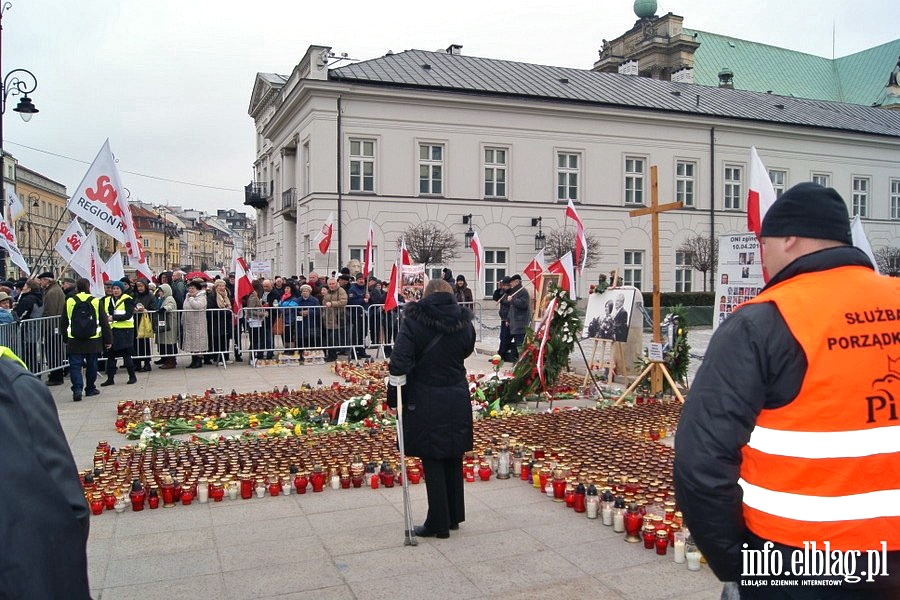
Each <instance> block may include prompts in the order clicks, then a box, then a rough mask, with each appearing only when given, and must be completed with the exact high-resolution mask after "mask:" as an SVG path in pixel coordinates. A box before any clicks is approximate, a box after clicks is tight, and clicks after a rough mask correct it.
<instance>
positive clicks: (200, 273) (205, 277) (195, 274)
mask: <svg viewBox="0 0 900 600" xmlns="http://www.w3.org/2000/svg"><path fill="white" fill-rule="evenodd" d="M184 278H185V279H187V280H188V281H190V280H191V279H202V280H203V281H210V280H211V279H212V278H211V277H210V276H209V275H207V274H206V273H204V272H203V271H191V272H190V273H188V274H187V275H185V276H184Z"/></svg>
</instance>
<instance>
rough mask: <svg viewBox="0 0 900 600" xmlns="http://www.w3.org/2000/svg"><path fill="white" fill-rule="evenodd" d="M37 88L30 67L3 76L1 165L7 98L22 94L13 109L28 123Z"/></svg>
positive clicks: (0, 196)
mask: <svg viewBox="0 0 900 600" xmlns="http://www.w3.org/2000/svg"><path fill="white" fill-rule="evenodd" d="M10 8H12V3H10V2H4V3H3V5H2V6H0V49H2V46H3V38H2V35H3V15H4V13H6V11H7V10H9V9H10ZM2 72H3V71H2V67H0V73H2ZM36 89H37V78H36V77H35V76H34V73H32V72H31V71H29V70H28V69H13V70H12V71H10V72H9V73H7V74H6V77H4V78H3V86H2V88H0V92H2V101H0V165H2V164H3V156H4V151H3V115H4V114H6V99H7V98H8V97H9V96H10V95H13V96H18V95H20V94H21V96H22V98H21V99H20V100H19V103H18V104H16V107H15V108H14V109H13V110H14V111H15V112H17V113H19V116H21V117H22V120H23V121H25V122H26V123H27V122H28V121H30V120H31V117H33V116H34V115H35V114H37V113H38V112H39V111H38V109H37V108H35V106H34V103H33V102H32V101H31V98H29V97H28V94H30V93H32V92H33V91H34V90H36ZM3 188H4V189H3V190H2V193H0V215H4V214H6V213H5V206H6V189H5V186H3ZM30 242H31V240H29V243H30ZM0 273H2V274H3V276H4V277H5V276H6V251H3V250H0Z"/></svg>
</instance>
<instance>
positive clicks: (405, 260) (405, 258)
mask: <svg viewBox="0 0 900 600" xmlns="http://www.w3.org/2000/svg"><path fill="white" fill-rule="evenodd" d="M397 263H398V264H400V265H411V264H412V259H411V258H410V257H409V250H407V248H406V239H404V238H400V260H398V261H397Z"/></svg>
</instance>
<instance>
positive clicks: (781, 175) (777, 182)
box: [769, 169, 787, 198]
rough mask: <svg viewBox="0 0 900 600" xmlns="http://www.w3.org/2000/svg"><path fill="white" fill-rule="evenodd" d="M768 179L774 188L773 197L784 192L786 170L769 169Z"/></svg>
mask: <svg viewBox="0 0 900 600" xmlns="http://www.w3.org/2000/svg"><path fill="white" fill-rule="evenodd" d="M769 181H771V182H772V187H773V188H774V189H775V197H776V198H777V197H778V196H780V195H782V194H783V193H784V190H785V189H786V187H787V172H786V171H777V170H771V169H770V170H769Z"/></svg>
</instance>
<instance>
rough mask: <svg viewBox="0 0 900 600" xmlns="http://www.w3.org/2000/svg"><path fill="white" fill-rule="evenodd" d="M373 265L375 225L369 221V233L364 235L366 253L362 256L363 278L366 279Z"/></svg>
mask: <svg viewBox="0 0 900 600" xmlns="http://www.w3.org/2000/svg"><path fill="white" fill-rule="evenodd" d="M374 263H375V225H374V223H372V221H371V220H370V221H369V233H368V234H367V235H366V251H365V254H364V255H363V277H368V276H369V274H370V273H371V272H372V268H373V266H374Z"/></svg>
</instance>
